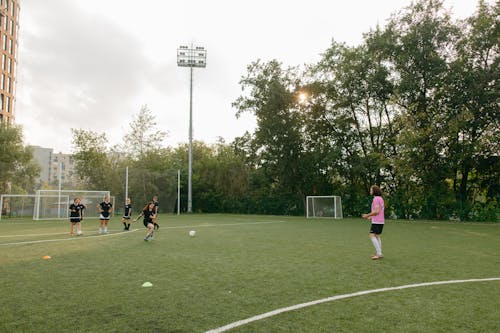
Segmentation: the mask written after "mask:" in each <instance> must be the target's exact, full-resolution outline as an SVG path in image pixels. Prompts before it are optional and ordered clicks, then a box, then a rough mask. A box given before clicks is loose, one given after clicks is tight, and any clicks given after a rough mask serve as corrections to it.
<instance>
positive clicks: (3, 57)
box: [2, 54, 7, 71]
mask: <svg viewBox="0 0 500 333" xmlns="http://www.w3.org/2000/svg"><path fill="white" fill-rule="evenodd" d="M6 59H7V56H6V55H5V54H4V55H2V71H4V70H5V60H6Z"/></svg>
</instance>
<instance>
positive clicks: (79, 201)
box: [78, 198, 87, 234]
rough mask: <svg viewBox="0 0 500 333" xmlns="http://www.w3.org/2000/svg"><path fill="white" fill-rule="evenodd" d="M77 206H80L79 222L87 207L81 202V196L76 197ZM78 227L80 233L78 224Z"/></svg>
mask: <svg viewBox="0 0 500 333" xmlns="http://www.w3.org/2000/svg"><path fill="white" fill-rule="evenodd" d="M78 207H79V208H80V222H82V221H83V213H84V211H85V209H87V206H85V205H84V204H83V200H82V198H78ZM78 226H79V227H80V234H81V226H80V224H79V225H78Z"/></svg>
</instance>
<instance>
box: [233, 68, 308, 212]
mask: <svg viewBox="0 0 500 333" xmlns="http://www.w3.org/2000/svg"><path fill="white" fill-rule="evenodd" d="M299 77H300V76H299V73H298V69H297V68H288V69H282V68H281V64H280V63H279V62H278V61H270V62H268V63H262V62H260V61H256V62H253V63H252V64H251V65H249V66H248V73H247V74H246V76H244V77H243V78H242V79H241V81H240V84H241V85H242V88H243V89H244V90H246V91H247V92H248V94H247V95H244V96H240V97H239V98H238V99H237V100H236V101H235V102H234V103H233V106H235V107H236V108H237V110H238V111H237V114H241V113H242V112H250V113H253V114H254V115H255V116H256V118H257V129H256V131H255V134H254V138H253V146H254V148H255V152H256V153H257V156H256V158H257V161H256V165H257V168H262V169H263V171H264V173H265V175H266V177H267V181H268V184H269V186H270V189H272V190H273V191H276V192H279V194H280V196H281V197H282V198H286V199H285V203H284V207H283V210H282V213H287V214H290V213H296V212H297V211H298V210H301V208H302V207H303V197H304V189H303V188H302V179H303V178H304V169H303V166H302V164H301V161H302V159H303V156H304V155H303V150H304V145H303V139H302V138H303V136H302V133H301V131H302V130H303V115H302V114H301V112H300V110H299V108H298V106H297V100H296V98H295V88H296V87H297V86H300V79H299Z"/></svg>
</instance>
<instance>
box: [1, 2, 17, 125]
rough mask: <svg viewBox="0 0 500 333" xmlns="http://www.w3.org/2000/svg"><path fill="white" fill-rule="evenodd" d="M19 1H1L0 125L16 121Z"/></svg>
mask: <svg viewBox="0 0 500 333" xmlns="http://www.w3.org/2000/svg"><path fill="white" fill-rule="evenodd" d="M18 30H19V0H0V43H1V44H0V58H1V62H2V65H1V66H2V67H1V75H0V124H2V123H8V124H11V123H12V122H13V121H14V104H15V83H16V68H17V55H16V54H17V47H18Z"/></svg>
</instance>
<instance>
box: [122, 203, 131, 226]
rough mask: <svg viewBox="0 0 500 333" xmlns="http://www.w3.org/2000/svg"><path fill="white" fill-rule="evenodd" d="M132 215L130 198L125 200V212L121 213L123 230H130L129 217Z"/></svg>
mask: <svg viewBox="0 0 500 333" xmlns="http://www.w3.org/2000/svg"><path fill="white" fill-rule="evenodd" d="M131 215H132V204H131V203H130V198H127V200H125V210H124V212H123V217H122V223H123V230H130V217H131Z"/></svg>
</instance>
